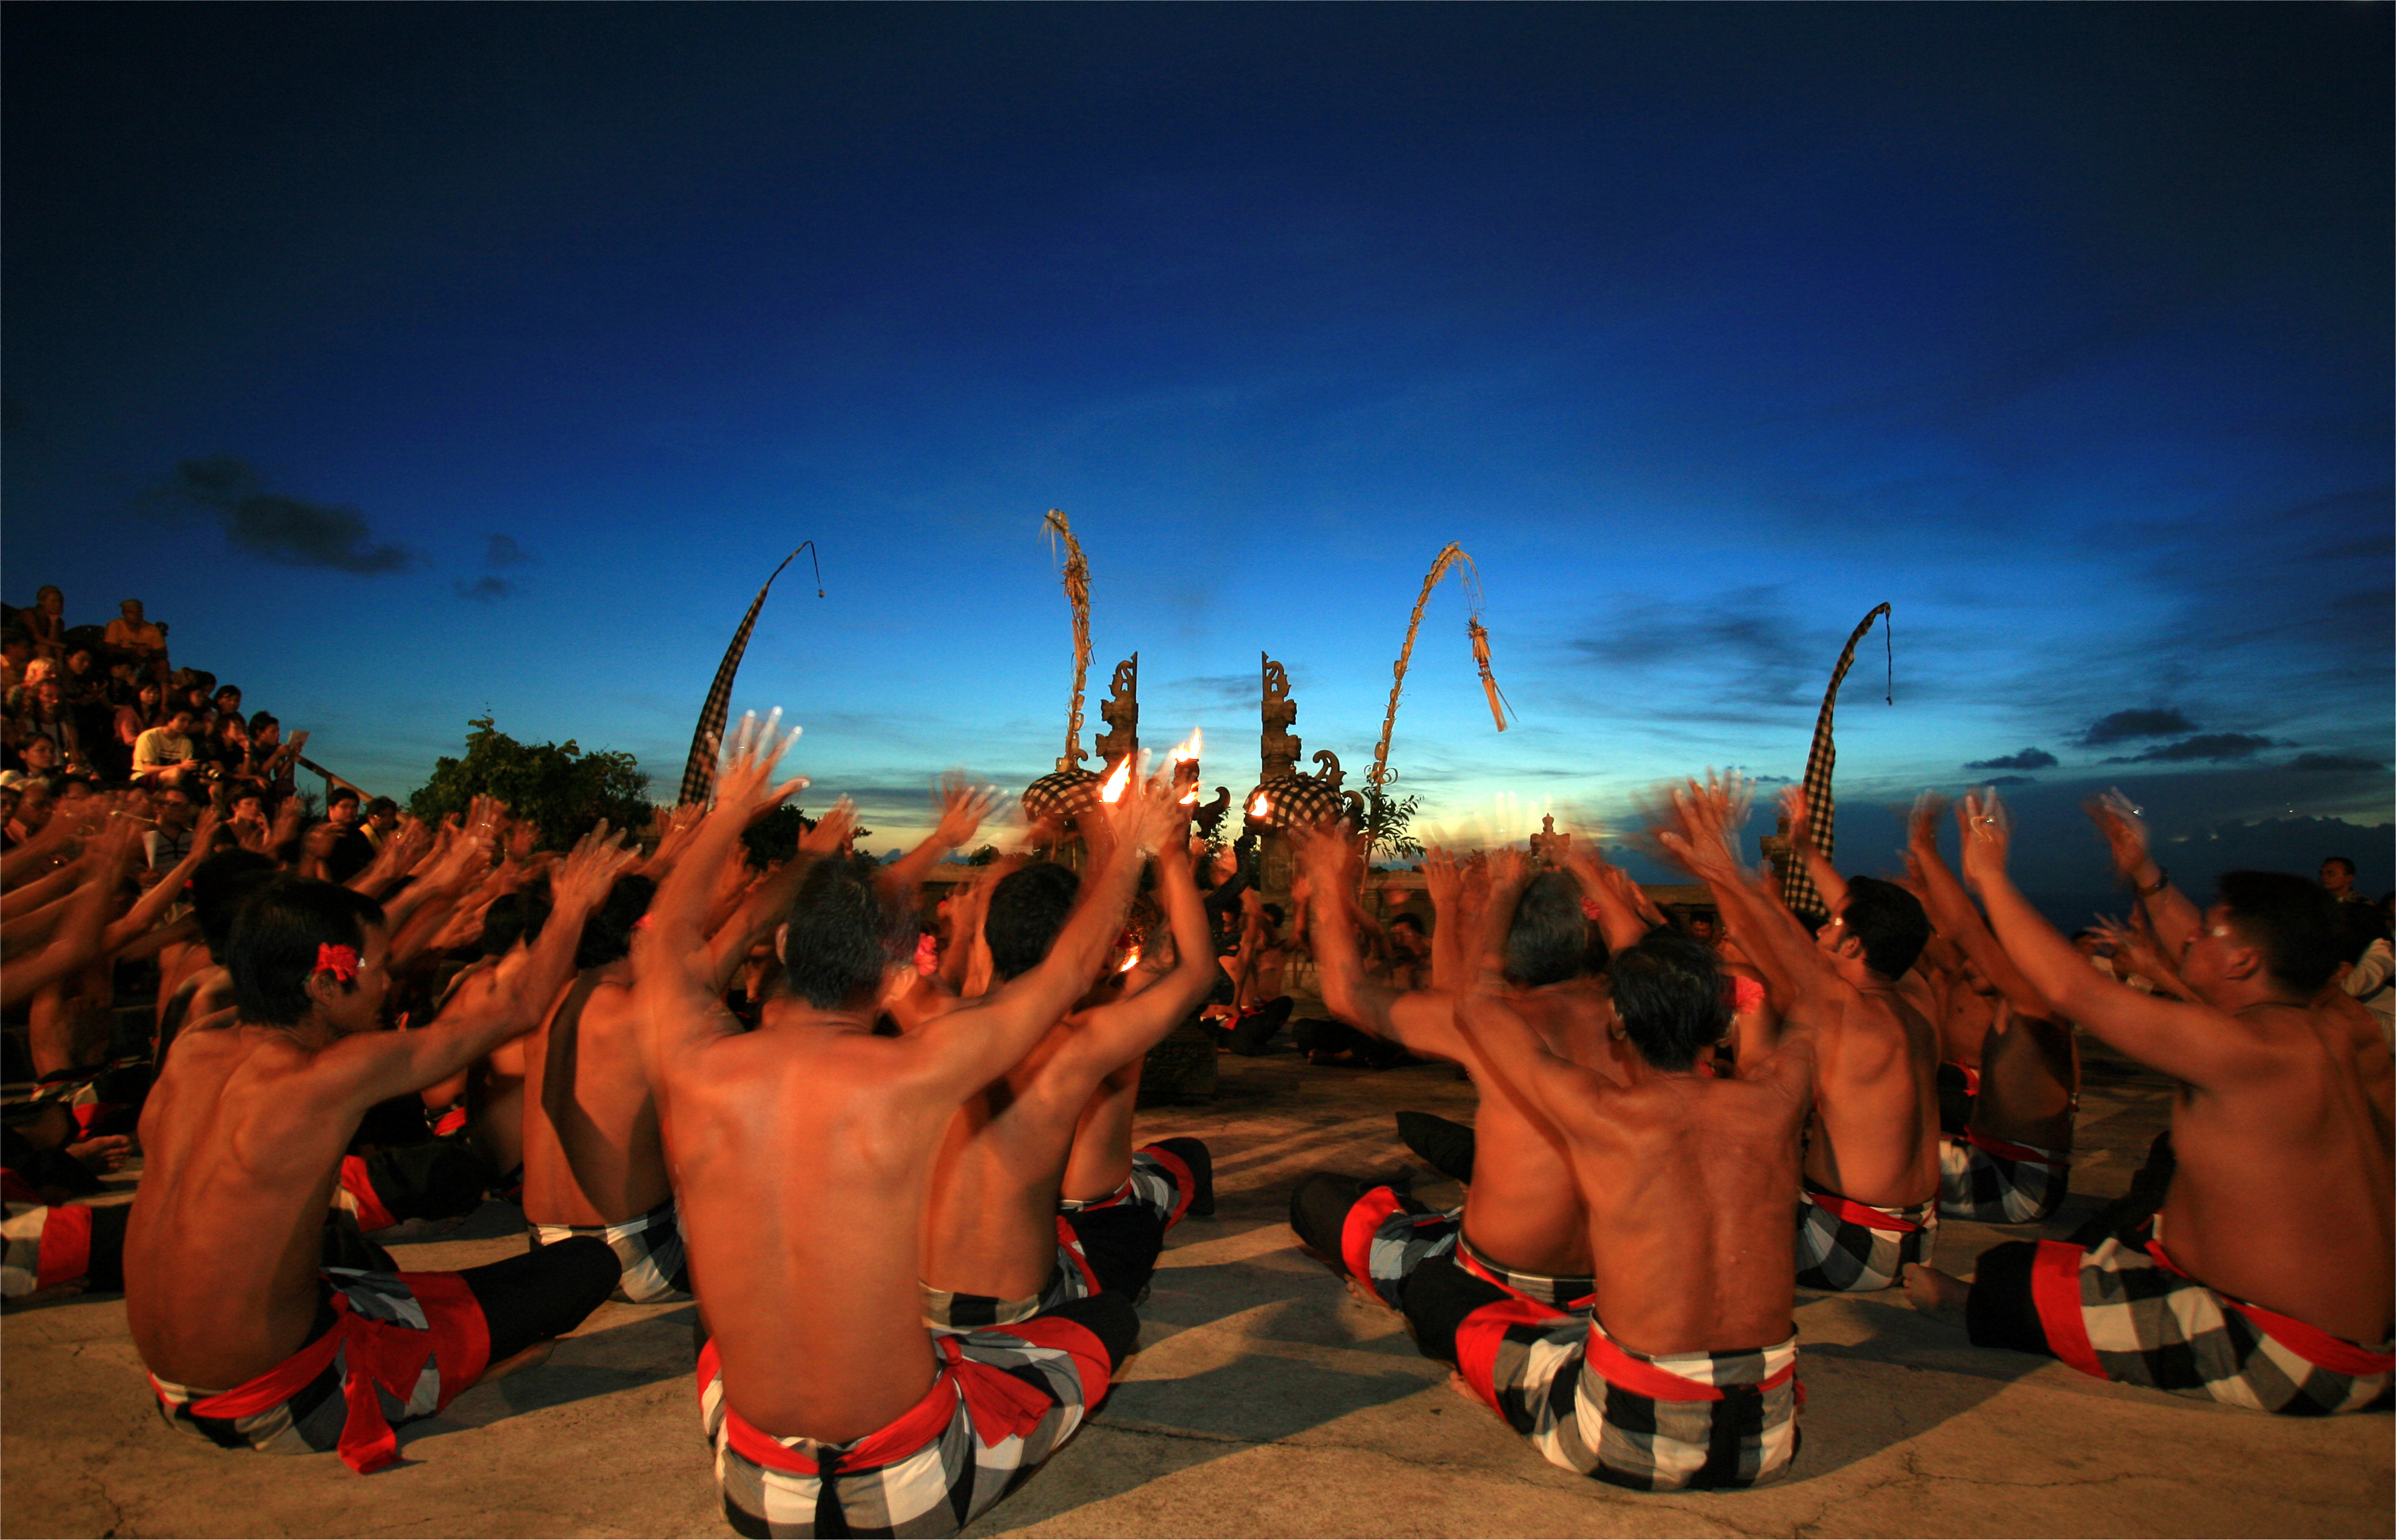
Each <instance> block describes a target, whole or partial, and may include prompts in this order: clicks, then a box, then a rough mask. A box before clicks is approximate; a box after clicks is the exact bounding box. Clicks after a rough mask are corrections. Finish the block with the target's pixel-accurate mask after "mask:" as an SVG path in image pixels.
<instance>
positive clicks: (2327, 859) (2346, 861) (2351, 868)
mask: <svg viewBox="0 0 2396 1540" xmlns="http://www.w3.org/2000/svg"><path fill="white" fill-rule="evenodd" d="M2332 861H2336V863H2337V864H2338V865H2340V866H2342V867H2344V868H2346V874H2347V875H2348V876H2349V877H2351V876H2353V875H2354V874H2355V873H2356V872H2357V871H2360V870H2362V868H2360V867H2358V866H2356V865H2355V864H2354V857H2353V856H2323V857H2322V865H2323V866H2327V865H2329V864H2330V863H2331V862H2332Z"/></svg>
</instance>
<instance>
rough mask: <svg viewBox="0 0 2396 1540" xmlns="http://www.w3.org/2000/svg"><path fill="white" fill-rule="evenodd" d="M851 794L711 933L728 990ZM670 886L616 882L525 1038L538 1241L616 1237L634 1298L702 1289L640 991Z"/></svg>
mask: <svg viewBox="0 0 2396 1540" xmlns="http://www.w3.org/2000/svg"><path fill="white" fill-rule="evenodd" d="M846 805H847V804H846V803H843V804H842V805H841V807H840V808H838V809H835V810H834V813H833V814H832V816H827V817H825V818H824V819H823V820H822V821H821V822H819V823H818V824H817V825H816V827H815V829H814V830H810V831H809V832H808V833H807V834H806V835H805V837H804V838H803V839H802V840H801V841H800V843H799V850H798V853H797V854H796V856H794V857H793V858H792V860H790V861H787V862H785V863H783V866H782V870H780V871H779V872H778V873H776V874H775V875H774V876H773V877H772V878H771V879H769V880H767V881H766V882H764V883H759V884H758V886H757V888H756V891H755V892H754V893H753V894H752V896H750V897H749V898H748V899H747V900H746V901H745V902H744V903H743V904H742V907H741V908H740V909H738V910H737V911H735V912H734V914H733V915H732V916H731V918H730V919H728V920H726V921H725V923H724V924H723V925H722V926H721V927H719V928H718V930H717V931H716V933H715V935H714V936H712V938H710V940H709V941H708V942H707V944H706V948H705V951H706V962H707V966H708V967H709V969H710V976H711V977H712V979H713V981H714V984H715V987H716V989H717V990H718V992H721V991H722V990H723V989H725V987H726V986H727V985H728V984H729V983H730V982H731V978H732V976H733V974H734V973H736V972H738V971H739V967H740V965H741V963H743V962H744V961H745V960H746V959H747V957H748V955H749V949H750V947H751V946H752V944H753V943H754V942H756V941H757V940H759V939H761V938H764V937H765V936H770V935H771V933H772V931H773V928H774V926H775V925H776V924H778V923H779V922H780V919H781V917H782V916H783V915H784V914H786V913H788V912H789V910H790V907H791V897H792V895H793V894H795V893H796V892H797V891H798V884H799V881H800V879H801V878H803V877H804V876H805V874H806V868H807V865H808V863H809V862H810V861H812V860H814V859H815V858H816V857H817V856H819V855H820V854H821V853H822V852H823V851H824V850H826V849H828V848H833V847H835V846H836V845H837V843H838V842H839V841H840V840H841V839H842V838H844V837H845V835H846V834H847V831H848V830H849V828H850V820H849V817H848V816H847V813H846V811H845V809H846ZM657 886H658V884H657V883H656V881H655V880H654V879H653V878H650V877H647V876H646V875H626V876H622V877H619V878H617V879H616V885H615V886H614V887H613V888H611V889H609V890H608V893H607V897H606V902H605V903H603V904H601V905H600V906H599V908H598V909H596V910H595V911H593V912H592V915H591V917H590V918H589V919H587V920H585V921H584V922H583V923H582V936H581V939H580V940H579V942H578V943H577V944H576V947H575V952H574V966H575V976H574V982H573V983H572V984H571V985H570V986H568V987H567V989H566V992H565V994H564V996H563V998H561V999H559V1000H558V1001H557V1002H556V1006H555V1008H554V1009H552V1010H551V1011H550V1012H549V1013H548V1015H547V1018H546V1019H545V1020H544V1021H543V1022H542V1023H541V1025H540V1026H539V1028H537V1029H534V1030H533V1031H532V1032H531V1033H529V1034H527V1035H526V1038H525V1039H524V1042H523V1044H522V1047H523V1065H524V1114H523V1127H524V1146H523V1149H524V1195H523V1201H524V1211H525V1221H526V1227H527V1229H528V1231H529V1241H530V1243H531V1244H532V1246H533V1247H534V1248H536V1249H538V1248H539V1247H542V1246H547V1245H553V1244H555V1243H556V1242H557V1241H563V1240H566V1239H567V1238H568V1237H571V1236H577V1235H587V1236H591V1237H593V1238H595V1239H597V1240H600V1241H606V1243H607V1246H608V1247H609V1249H610V1250H612V1251H614V1252H615V1254H616V1256H617V1259H618V1260H619V1262H621V1263H622V1264H623V1268H624V1274H623V1278H622V1281H620V1282H619V1283H618V1285H617V1287H616V1294H615V1297H616V1298H618V1299H620V1300H623V1301H625V1302H627V1303H628V1304H633V1305H649V1304H655V1303H658V1302H659V1301H661V1300H668V1299H673V1298H677V1297H680V1296H682V1295H684V1294H687V1293H688V1292H689V1289H690V1269H689V1267H688V1265H687V1263H686V1260H685V1253H684V1248H683V1239H682V1228H681V1226H680V1225H679V1224H678V1223H677V1222H676V1219H675V1215H674V1201H673V1187H672V1182H671V1181H670V1180H669V1179H668V1177H667V1174H666V1153H665V1146H664V1144H663V1142H662V1141H661V1140H660V1139H659V1135H658V1108H657V1098H656V1096H655V1095H653V1094H652V1093H651V1091H650V1089H649V1082H648V1074H647V1071H646V1069H645V1067H644V1065H643V1060H642V1032H641V1022H640V1016H639V1013H638V1012H637V1010H636V1009H635V1008H634V1004H633V1000H632V955H631V954H632V932H633V929H634V927H636V926H637V925H638V924H639V923H641V919H642V917H643V916H644V915H645V914H646V913H647V912H648V908H649V901H650V898H651V896H653V895H655V893H656V892H657Z"/></svg>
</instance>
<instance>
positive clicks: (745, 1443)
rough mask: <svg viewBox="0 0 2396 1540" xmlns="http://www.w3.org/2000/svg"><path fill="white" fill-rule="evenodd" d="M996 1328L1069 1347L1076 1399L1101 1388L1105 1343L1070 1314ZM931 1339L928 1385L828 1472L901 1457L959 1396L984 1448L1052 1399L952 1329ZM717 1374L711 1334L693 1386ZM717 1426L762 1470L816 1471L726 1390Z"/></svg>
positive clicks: (942, 1420) (1091, 1400)
mask: <svg viewBox="0 0 2396 1540" xmlns="http://www.w3.org/2000/svg"><path fill="white" fill-rule="evenodd" d="M998 1329H999V1330H1001V1331H1004V1332H1005V1333H1007V1334H1010V1335H1014V1336H1019V1337H1022V1338H1024V1339H1025V1340H1026V1341H1029V1342H1032V1343H1034V1344H1036V1345H1038V1346H1040V1347H1060V1348H1063V1349H1065V1350H1066V1351H1068V1352H1070V1353H1072V1355H1073V1359H1074V1362H1075V1364H1076V1365H1077V1366H1078V1367H1079V1368H1080V1369H1081V1371H1082V1391H1083V1401H1082V1404H1083V1405H1085V1406H1090V1405H1095V1404H1097V1402H1098V1399H1099V1397H1101V1396H1103V1395H1104V1394H1105V1393H1106V1387H1107V1358H1106V1348H1105V1347H1103V1346H1102V1345H1101V1344H1100V1343H1099V1341H1098V1338H1097V1337H1096V1336H1094V1335H1092V1334H1090V1333H1089V1332H1088V1331H1087V1330H1085V1328H1083V1327H1080V1326H1076V1325H1074V1324H1073V1323H1072V1321H1040V1320H1034V1321H1024V1322H1022V1323H1020V1324H1018V1325H1015V1326H1006V1327H1001V1328H998ZM932 1345H933V1347H936V1348H937V1349H938V1351H939V1355H940V1358H941V1364H940V1371H939V1373H938V1374H937V1375H935V1376H934V1377H933V1380H932V1387H931V1388H930V1389H928V1390H926V1391H925V1392H924V1397H923V1399H922V1400H921V1401H917V1402H916V1403H915V1404H914V1405H913V1406H911V1407H909V1408H908V1409H907V1410H906V1411H905V1412H903V1413H901V1414H899V1417H898V1418H897V1419H896V1420H895V1421H893V1422H891V1423H889V1424H887V1425H886V1426H885V1427H881V1428H878V1429H876V1430H875V1431H873V1432H872V1433H868V1434H867V1435H865V1437H863V1438H861V1439H859V1440H857V1442H856V1444H855V1445H854V1446H853V1447H852V1448H849V1449H846V1450H844V1451H842V1452H840V1453H839V1454H837V1455H836V1456H835V1459H834V1469H835V1471H836V1472H839V1471H859V1470H873V1469H878V1468H880V1467H883V1466H888V1465H896V1464H898V1463H899V1461H901V1460H903V1459H906V1458H907V1457H908V1456H910V1455H912V1454H915V1453H916V1452H917V1451H918V1450H921V1449H922V1448H923V1447H924V1446H925V1444H928V1443H930V1442H932V1441H933V1440H935V1439H938V1437H939V1436H940V1434H941V1431H942V1430H943V1429H945V1428H946V1427H948V1426H949V1422H950V1420H951V1419H952V1418H953V1417H954V1416H955V1415H956V1413H957V1404H958V1402H960V1401H963V1402H964V1404H965V1415H966V1416H967V1417H968V1418H969V1419H970V1420H971V1421H972V1423H973V1430H974V1437H975V1438H976V1439H977V1440H980V1443H981V1446H982V1447H983V1448H984V1449H992V1448H995V1447H997V1446H998V1445H999V1444H1002V1443H1005V1441H1006V1440H1008V1439H1011V1438H1020V1437H1023V1436H1024V1435H1026V1434H1029V1433H1030V1432H1031V1431H1032V1429H1033V1428H1035V1427H1039V1426H1040V1420H1041V1419H1042V1418H1043V1417H1045V1416H1046V1415H1047V1414H1049V1412H1050V1411H1051V1410H1052V1409H1053V1408H1055V1406H1056V1405H1057V1402H1056V1401H1054V1400H1053V1399H1052V1398H1051V1397H1050V1396H1049V1395H1048V1393H1047V1392H1046V1391H1045V1390H1041V1389H1039V1388H1037V1387H1033V1386H1032V1385H1029V1384H1027V1383H1025V1382H1024V1381H1022V1380H1019V1379H1018V1378H1016V1377H1015V1376H1014V1375H1013V1374H1008V1373H1006V1372H1005V1370H1002V1369H994V1368H992V1366H991V1365H989V1364H987V1363H983V1362H980V1361H978V1360H974V1359H969V1358H967V1357H965V1352H964V1349H962V1348H961V1347H958V1345H957V1339H956V1338H954V1337H952V1336H936V1337H934V1338H932ZM723 1374H724V1359H723V1355H722V1354H721V1353H720V1352H718V1351H717V1350H716V1346H715V1344H714V1342H713V1341H712V1340H711V1341H710V1342H709V1343H708V1345H707V1346H706V1347H702V1348H700V1349H699V1393H700V1394H701V1395H702V1396H703V1395H705V1394H706V1392H707V1387H709V1386H710V1385H712V1384H713V1383H715V1381H716V1380H718V1379H720V1378H721V1377H722V1376H723ZM724 1434H725V1442H726V1443H728V1444H730V1445H731V1446H732V1448H733V1450H734V1452H735V1453H737V1454H739V1455H741V1456H742V1457H743V1458H744V1459H747V1460H749V1461H751V1462H752V1463H753V1464H756V1465H761V1466H764V1467H765V1468H766V1469H768V1470H779V1471H781V1472H783V1473H784V1474H786V1475H792V1476H816V1475H819V1474H821V1469H820V1467H819V1466H818V1465H817V1463H816V1462H815V1461H814V1460H813V1459H811V1458H810V1457H808V1456H807V1455H805V1454H801V1453H799V1452H798V1451H797V1450H795V1449H792V1447H791V1446H790V1445H789V1444H786V1443H784V1442H783V1441H782V1440H779V1439H778V1438H776V1437H774V1435H772V1434H771V1433H767V1432H765V1430H763V1429H762V1428H759V1427H756V1426H755V1425H753V1424H752V1423H751V1422H750V1421H749V1419H747V1418H746V1417H743V1416H742V1415H741V1414H739V1412H738V1411H735V1410H734V1409H733V1406H732V1402H731V1401H730V1400H729V1399H728V1398H727V1399H726V1400H725V1402H724Z"/></svg>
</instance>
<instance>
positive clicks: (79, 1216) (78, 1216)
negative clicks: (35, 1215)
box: [33, 1203, 91, 1289]
mask: <svg viewBox="0 0 2396 1540" xmlns="http://www.w3.org/2000/svg"><path fill="white" fill-rule="evenodd" d="M35 1266H36V1271H35V1272H34V1274H33V1286H34V1287H35V1288H37V1289H47V1288H50V1287H52V1286H54V1285H56V1284H60V1283H72V1282H73V1281H75V1280H76V1279H78V1278H81V1277H82V1276H83V1275H84V1274H86V1273H87V1272H89V1271H91V1209H90V1206H89V1205H87V1204H84V1203H61V1204H60V1205H58V1206H57V1207H55V1208H53V1209H51V1210H50V1212H49V1213H48V1214H47V1215H43V1217H42V1250H41V1259H40V1261H39V1262H38V1263H37V1264H36V1265H35Z"/></svg>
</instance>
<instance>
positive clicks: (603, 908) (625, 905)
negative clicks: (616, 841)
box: [574, 872, 658, 968]
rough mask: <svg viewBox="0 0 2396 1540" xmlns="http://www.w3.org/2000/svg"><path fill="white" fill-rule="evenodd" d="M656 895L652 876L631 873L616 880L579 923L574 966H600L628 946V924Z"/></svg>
mask: <svg viewBox="0 0 2396 1540" xmlns="http://www.w3.org/2000/svg"><path fill="white" fill-rule="evenodd" d="M656 896H658V883H657V879H656V878H654V877H644V876H641V875H640V874H639V873H637V872H635V873H633V874H632V875H630V876H624V877H619V878H617V879H616V885H615V886H613V887H611V888H609V889H608V890H607V897H606V901H605V902H603V903H602V904H601V905H600V906H599V907H598V908H597V909H592V911H591V918H590V919H588V920H585V921H584V922H582V938H581V939H580V940H579V941H578V942H577V943H576V944H575V948H574V965H575V966H576V967H577V968H604V967H606V965H607V964H608V963H613V962H615V961H616V960H617V959H618V958H619V957H623V956H626V955H628V954H629V953H630V952H631V951H632V926H633V925H634V924H636V923H639V921H640V918H641V916H643V915H645V914H646V913H648V912H649V900H650V899H652V898H655V897H656Z"/></svg>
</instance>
